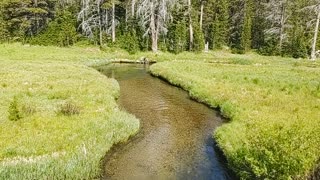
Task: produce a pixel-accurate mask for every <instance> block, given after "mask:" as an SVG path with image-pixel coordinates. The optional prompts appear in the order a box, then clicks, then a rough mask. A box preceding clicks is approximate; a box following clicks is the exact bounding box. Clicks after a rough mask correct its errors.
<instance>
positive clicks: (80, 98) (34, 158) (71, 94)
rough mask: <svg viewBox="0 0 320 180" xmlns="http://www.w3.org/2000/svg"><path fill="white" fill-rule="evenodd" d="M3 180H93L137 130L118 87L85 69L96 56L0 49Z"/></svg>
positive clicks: (23, 48) (91, 51)
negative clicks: (124, 108) (112, 152)
mask: <svg viewBox="0 0 320 180" xmlns="http://www.w3.org/2000/svg"><path fill="white" fill-rule="evenodd" d="M0 46H1V47H0V79H1V81H0V99H1V101H0V114H1V116H0V139H1V140H0V179H15V180H16V179H93V178H97V177H99V176H100V175H101V168H102V165H101V160H102V159H103V157H104V156H105V154H106V152H107V151H108V150H109V149H110V148H111V146H112V145H113V144H115V143H118V142H123V141H126V140H127V139H128V138H129V136H131V135H134V134H135V133H137V131H138V130H139V121H138V120H137V119H136V118H135V117H134V116H133V115H130V114H127V113H126V112H123V111H120V110H119V108H118V106H117V103H116V98H117V97H118V96H119V85H118V83H117V82H116V81H115V80H114V79H109V78H107V77H105V76H104V75H102V74H100V73H99V72H98V71H96V70H94V69H93V68H90V67H88V66H86V65H84V63H85V62H87V63H90V62H93V63H94V62H95V61H89V59H101V58H103V57H104V56H105V53H102V52H101V51H100V50H99V49H89V48H76V47H74V48H55V47H29V46H22V45H18V44H13V45H7V44H6V45H0Z"/></svg>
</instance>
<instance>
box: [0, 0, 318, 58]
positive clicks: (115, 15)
mask: <svg viewBox="0 0 320 180" xmlns="http://www.w3.org/2000/svg"><path fill="white" fill-rule="evenodd" d="M319 19H320V3H319V2H318V1H317V0H290V1H289V0H174V1H172V0H161V1H157V0H3V1H1V2H0V40H1V41H3V42H5V41H7V42H12V41H20V42H23V43H31V44H40V45H58V46H70V45H73V44H75V43H83V42H85V43H89V44H96V45H100V46H105V45H107V46H119V47H121V48H125V49H127V50H128V51H129V52H132V53H134V52H136V51H139V50H152V51H154V52H157V51H158V50H161V51H166V50H168V51H171V52H174V53H179V52H182V51H186V50H189V51H202V50H203V49H204V45H205V44H206V43H208V44H209V48H210V49H222V48H231V49H232V51H233V52H235V53H245V52H247V51H249V50H251V49H254V50H256V51H257V52H259V53H261V54H264V55H281V56H291V57H295V58H306V57H311V58H312V59H315V56H316V54H317V50H318V49H319V48H320V41H319V37H318V36H319V33H318V32H319Z"/></svg>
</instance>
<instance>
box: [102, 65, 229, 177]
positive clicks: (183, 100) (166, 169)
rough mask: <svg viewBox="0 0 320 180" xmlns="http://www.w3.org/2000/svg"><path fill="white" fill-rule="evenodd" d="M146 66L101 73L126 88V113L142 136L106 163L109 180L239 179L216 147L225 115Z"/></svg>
mask: <svg viewBox="0 0 320 180" xmlns="http://www.w3.org/2000/svg"><path fill="white" fill-rule="evenodd" d="M147 69H148V67H147V66H146V65H134V64H131V65H130V64H111V65H108V66H102V67H99V71H100V72H102V73H103V74H105V75H107V76H108V77H113V78H115V79H116V80H117V81H118V82H119V84H120V89H121V91H120V93H121V95H120V98H119V100H118V103H119V105H120V108H121V109H123V110H125V111H127V112H129V113H131V114H134V115H135V116H136V117H137V118H139V119H140V125H141V130H140V132H139V133H138V134H137V135H136V136H135V137H133V138H132V139H131V140H130V141H129V142H128V143H126V144H125V145H122V146H120V147H117V148H116V150H115V151H112V152H111V154H110V155H108V158H107V160H106V164H105V174H104V177H103V179H130V180H131V179H214V180H229V179H235V178H234V176H233V175H232V173H231V172H230V170H228V169H227V167H226V161H225V160H224V159H223V158H222V157H221V153H219V151H218V150H217V148H216V147H215V143H214V139H213V138H212V133H213V131H214V129H215V128H216V127H218V126H220V125H221V124H222V123H223V119H222V118H221V117H220V115H219V113H218V112H216V111H214V110H212V109H210V108H208V107H207V106H205V105H203V104H201V103H198V102H195V101H193V100H191V99H190V97H189V95H188V93H187V92H185V91H183V90H182V89H180V88H178V87H174V86H171V85H169V84H168V83H167V82H165V81H163V80H160V79H158V78H155V77H152V76H151V75H150V74H149V73H148V72H147Z"/></svg>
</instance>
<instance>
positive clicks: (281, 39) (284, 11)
mask: <svg viewBox="0 0 320 180" xmlns="http://www.w3.org/2000/svg"><path fill="white" fill-rule="evenodd" d="M285 6H286V3H285V1H282V2H281V20H280V32H279V49H280V53H282V44H283V32H284V25H285V13H286V7H285Z"/></svg>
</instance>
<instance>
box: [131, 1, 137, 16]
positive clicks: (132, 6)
mask: <svg viewBox="0 0 320 180" xmlns="http://www.w3.org/2000/svg"><path fill="white" fill-rule="evenodd" d="M135 6H136V0H132V1H131V16H132V17H134V15H135V12H134V11H135Z"/></svg>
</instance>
